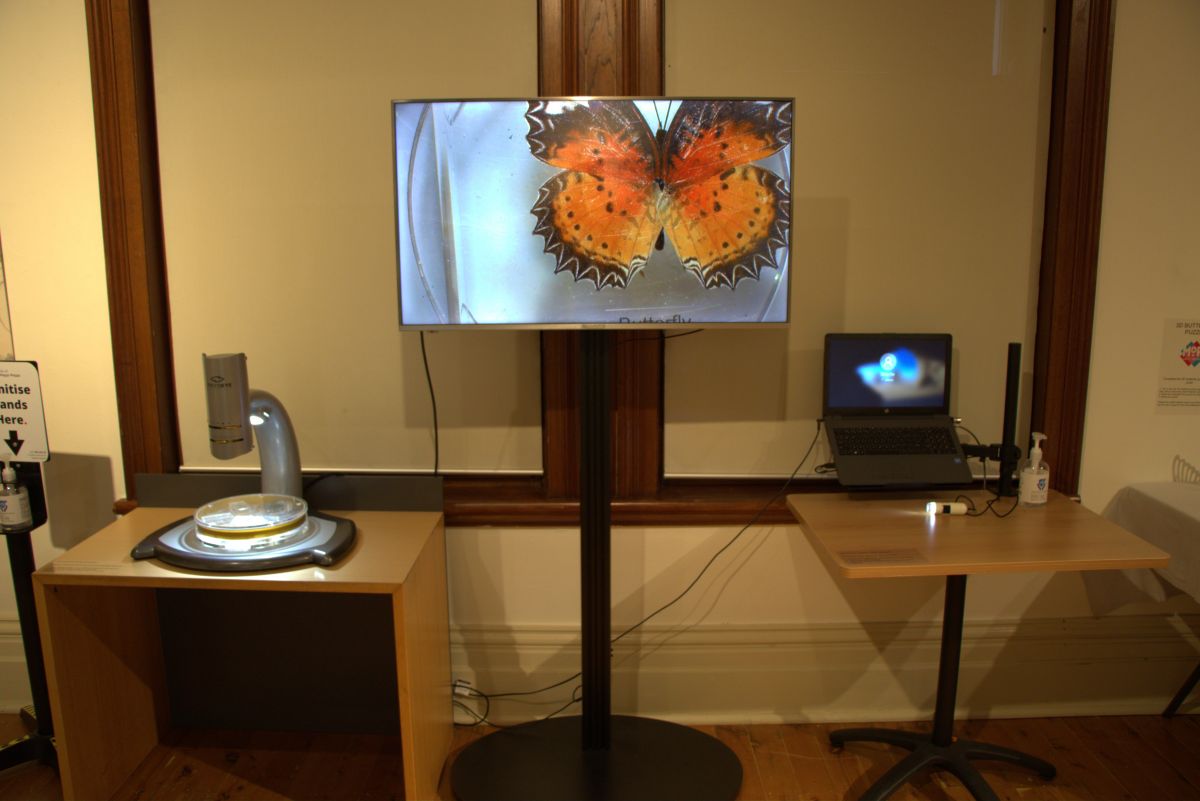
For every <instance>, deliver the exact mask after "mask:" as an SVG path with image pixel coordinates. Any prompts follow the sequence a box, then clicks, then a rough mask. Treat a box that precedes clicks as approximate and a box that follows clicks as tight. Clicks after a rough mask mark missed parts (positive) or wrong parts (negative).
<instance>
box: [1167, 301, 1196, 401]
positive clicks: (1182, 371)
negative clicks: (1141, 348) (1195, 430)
mask: <svg viewBox="0 0 1200 801" xmlns="http://www.w3.org/2000/svg"><path fill="white" fill-rule="evenodd" d="M1158 411H1159V412H1160V413H1164V414H1200V319H1194V320H1179V319H1168V320H1166V321H1165V322H1164V323H1163V338H1162V361H1161V367H1160V368H1159V377H1158Z"/></svg>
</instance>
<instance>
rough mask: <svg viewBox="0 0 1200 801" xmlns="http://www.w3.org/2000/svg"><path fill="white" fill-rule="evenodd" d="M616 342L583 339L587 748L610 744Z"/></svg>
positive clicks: (596, 335)
mask: <svg viewBox="0 0 1200 801" xmlns="http://www.w3.org/2000/svg"><path fill="white" fill-rule="evenodd" d="M610 344H611V336H610V334H608V333H607V332H604V331H584V332H583V334H582V335H581V337H580V359H579V361H580V371H581V376H580V379H581V387H580V424H579V425H580V438H579V535H580V536H579V539H580V553H579V570H580V587H581V598H580V609H581V618H582V622H581V625H582V629H583V665H582V672H583V747H584V748H585V749H588V750H606V749H607V748H608V747H609V740H610V717H611V707H612V696H611V686H610V685H611V675H610V670H611V656H610V646H609V637H610V634H611V628H612V624H611V607H612V597H611V596H612V590H611V584H610V576H611V573H612V564H611V562H612V557H611V553H612V551H611V527H612V525H611V524H612V516H611V502H612V431H611V428H612V423H611V418H610V413H611V407H612V401H611V395H612V352H611V347H610Z"/></svg>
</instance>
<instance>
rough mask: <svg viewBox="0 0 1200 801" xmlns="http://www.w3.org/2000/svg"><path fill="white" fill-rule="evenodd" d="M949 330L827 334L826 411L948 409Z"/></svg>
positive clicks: (919, 411)
mask: <svg viewBox="0 0 1200 801" xmlns="http://www.w3.org/2000/svg"><path fill="white" fill-rule="evenodd" d="M950 351H951V346H950V335H949V334H826V335H825V403H824V413H825V415H827V416H828V415H854V414H863V415H876V414H892V413H895V414H949V411H950Z"/></svg>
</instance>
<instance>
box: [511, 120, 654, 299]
mask: <svg viewBox="0 0 1200 801" xmlns="http://www.w3.org/2000/svg"><path fill="white" fill-rule="evenodd" d="M525 119H526V121H527V122H528V124H529V133H528V135H527V136H526V137H525V138H526V141H527V142H528V143H529V151H530V153H532V154H533V155H534V156H535V157H536V158H538V159H540V160H542V161H544V162H546V163H547V164H551V165H553V166H555V167H562V168H563V169H564V170H565V171H564V172H560V173H558V174H557V175H555V176H553V177H551V178H550V180H548V181H546V183H545V184H543V185H542V187H541V189H540V190H539V191H538V199H537V202H536V203H535V204H534V206H533V209H532V210H531V211H532V213H533V215H534V217H536V218H537V222H536V223H535V225H534V229H533V232H534V234H537V235H541V236H542V237H543V238H544V239H545V241H546V246H545V248H544V251H545V252H546V253H550V254H552V255H553V256H554V257H555V262H556V263H555V270H554V271H555V272H556V273H557V272H563V271H567V272H570V273H571V274H572V275H573V276H574V277H575V280H577V281H580V280H584V279H587V280H590V281H592V282H593V283H594V284H595V285H596V288H597V289H600V288H602V287H605V286H614V287H624V286H626V285H627V284H628V283H629V279H630V278H631V277H633V276H634V275H635V274H637V272H638V271H639V270H641V269H642V267H644V266H645V264H646V260H647V259H648V258H649V256H650V249H651V247H653V245H654V240H655V238H657V236H658V232H659V230H661V227H662V226H661V224H660V223H659V221H658V212H657V208H656V206H655V203H654V197H655V185H654V177H655V174H656V169H657V159H658V149H657V146H656V145H655V141H654V135H653V134H652V133H651V132H650V128H649V126H647V125H646V121H645V120H644V119H643V118H642V116H641V114H640V113H638V110H637V108H636V107H634V105H633V103H631V102H630V101H628V100H615V101H614V100H591V101H588V102H587V103H581V104H578V105H575V106H570V107H567V108H566V109H563V110H562V111H555V112H551V111H550V110H549V108H548V104H547V103H546V102H544V101H531V102H530V103H529V109H528V111H527V112H526V114H525Z"/></svg>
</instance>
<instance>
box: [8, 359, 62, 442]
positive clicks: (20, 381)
mask: <svg viewBox="0 0 1200 801" xmlns="http://www.w3.org/2000/svg"><path fill="white" fill-rule="evenodd" d="M49 459H50V445H49V443H48V442H47V441H46V417H45V414H44V413H43V411H42V384H41V381H39V380H38V371H37V365H36V364H35V363H33V362H8V361H0V461H5V462H45V461H47V460H49Z"/></svg>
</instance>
